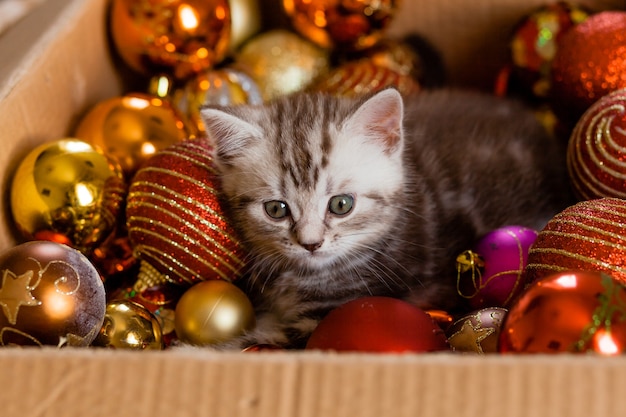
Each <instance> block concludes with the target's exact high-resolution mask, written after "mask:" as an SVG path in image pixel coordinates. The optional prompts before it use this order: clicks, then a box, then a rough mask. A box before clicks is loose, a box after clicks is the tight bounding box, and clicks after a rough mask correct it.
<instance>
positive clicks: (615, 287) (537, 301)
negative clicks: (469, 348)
mask: <svg viewBox="0 0 626 417" xmlns="http://www.w3.org/2000/svg"><path fill="white" fill-rule="evenodd" d="M498 349H499V351H500V352H513V353H556V352H572V353H575V352H594V353H598V354H601V355H615V354H621V353H624V349H626V288H625V287H624V286H623V285H621V284H620V283H618V282H617V281H616V280H614V279H613V278H611V277H610V276H609V275H606V274H604V273H600V272H594V271H565V272H559V273H556V274H552V275H548V276H546V277H544V278H542V279H541V280H539V281H537V282H535V283H534V284H533V285H531V286H530V287H528V288H527V289H526V291H524V293H523V294H522V295H521V296H520V298H519V299H518V300H517V301H516V302H515V304H514V305H512V306H511V309H510V310H509V312H508V314H507V315H506V317H505V319H504V322H503V324H502V328H501V331H500V341H499V345H498Z"/></svg>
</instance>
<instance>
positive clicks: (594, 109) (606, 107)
mask: <svg viewBox="0 0 626 417" xmlns="http://www.w3.org/2000/svg"><path fill="white" fill-rule="evenodd" d="M567 166H568V169H569V174H570V178H571V181H572V184H573V185H574V190H575V192H576V193H577V195H578V196H579V197H580V198H581V199H583V200H590V199H593V198H601V197H618V198H626V89H620V90H616V91H614V92H612V93H610V94H608V95H606V96H604V97H602V98H601V99H600V100H598V101H597V102H596V103H595V104H594V105H593V106H591V107H590V108H589V110H587V111H586V112H585V114H584V115H583V116H582V117H581V118H580V120H579V121H578V123H577V124H576V127H575V129H574V131H573V132H572V135H571V137H570V141H569V143H568V149H567Z"/></svg>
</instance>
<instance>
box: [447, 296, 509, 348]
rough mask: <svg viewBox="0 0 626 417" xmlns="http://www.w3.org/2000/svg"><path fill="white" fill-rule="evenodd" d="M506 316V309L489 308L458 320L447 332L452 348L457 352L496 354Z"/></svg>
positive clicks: (473, 312)
mask: <svg viewBox="0 0 626 417" xmlns="http://www.w3.org/2000/svg"><path fill="white" fill-rule="evenodd" d="M506 314H507V310H506V309H504V308H501V307H488V308H483V309H480V310H475V311H472V312H471V313H469V314H466V315H465V316H463V317H461V318H460V319H458V320H456V321H455V322H454V323H453V324H452V325H451V326H450V328H449V329H448V330H447V331H446V333H447V334H448V343H449V344H450V348H451V349H452V350H453V351H455V352H465V353H481V354H482V353H496V352H497V351H498V338H499V336H500V328H501V326H502V321H503V320H504V317H505V316H506Z"/></svg>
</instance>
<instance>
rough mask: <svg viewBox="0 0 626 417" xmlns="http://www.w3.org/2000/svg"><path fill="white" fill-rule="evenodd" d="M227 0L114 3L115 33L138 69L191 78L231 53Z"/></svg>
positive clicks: (124, 0) (126, 0) (115, 39)
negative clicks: (229, 49) (229, 51)
mask: <svg viewBox="0 0 626 417" xmlns="http://www.w3.org/2000/svg"><path fill="white" fill-rule="evenodd" d="M230 26H231V21H230V7H229V3H228V1H227V0H113V2H112V5H111V17H110V29H111V36H112V38H113V43H114V45H115V48H116V50H117V51H118V52H119V54H120V56H121V57H122V59H123V60H124V61H125V62H126V63H127V64H128V65H129V66H130V67H131V68H133V69H134V70H136V71H138V72H140V73H143V74H146V75H154V74H158V73H162V72H164V73H168V74H172V75H173V76H174V77H176V78H179V79H184V78H187V77H189V76H191V75H193V74H197V73H199V72H200V71H203V70H206V69H208V68H211V67H212V66H213V65H215V64H216V63H218V62H220V61H221V60H222V59H223V58H224V56H225V55H226V53H227V52H228V46H229V41H230Z"/></svg>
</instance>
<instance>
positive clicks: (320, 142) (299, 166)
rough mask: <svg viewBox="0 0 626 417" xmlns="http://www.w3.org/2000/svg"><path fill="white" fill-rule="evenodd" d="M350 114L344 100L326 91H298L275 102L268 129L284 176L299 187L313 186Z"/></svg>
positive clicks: (270, 113) (269, 138)
mask: <svg viewBox="0 0 626 417" xmlns="http://www.w3.org/2000/svg"><path fill="white" fill-rule="evenodd" d="M345 116H346V109H344V108H343V107H342V106H341V105H340V101H339V100H337V99H332V98H330V97H328V96H323V95H296V96H293V97H290V98H289V99H287V100H279V101H276V102H274V103H273V105H272V107H271V111H270V112H269V117H270V118H271V124H270V126H271V129H270V130H269V131H268V132H267V133H268V137H267V140H268V141H269V145H270V146H272V147H273V149H274V150H275V152H276V155H277V157H278V159H279V163H280V166H281V169H282V170H283V172H286V173H287V174H288V176H287V177H284V179H283V184H282V187H283V189H284V188H285V187H286V186H287V185H286V183H285V182H286V181H287V178H289V179H290V180H291V181H292V182H293V184H295V185H297V186H298V187H305V188H312V187H314V186H315V184H317V182H318V180H319V175H320V171H321V170H322V169H324V168H325V167H326V166H327V164H328V155H329V153H330V152H331V150H332V146H333V145H332V135H333V133H334V131H336V129H337V126H338V125H339V124H340V123H341V121H342V119H343V118H345Z"/></svg>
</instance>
